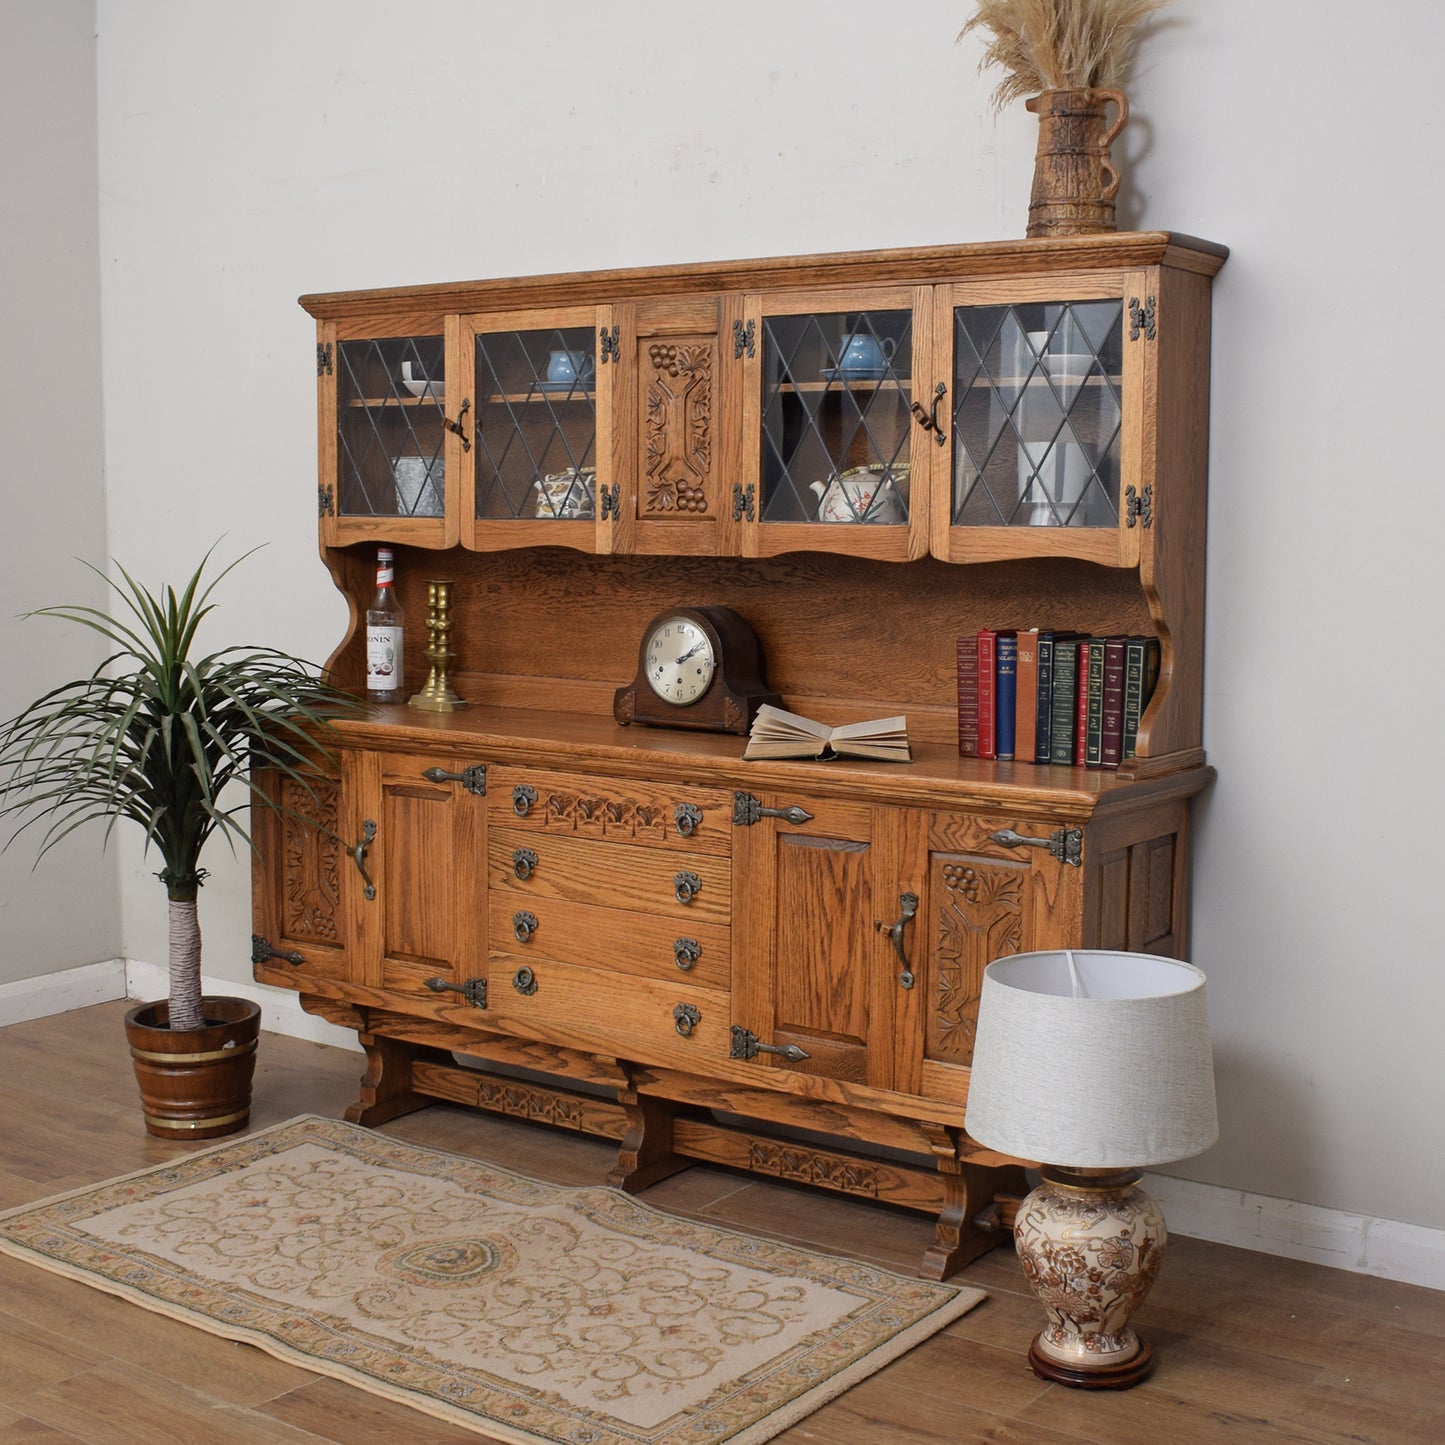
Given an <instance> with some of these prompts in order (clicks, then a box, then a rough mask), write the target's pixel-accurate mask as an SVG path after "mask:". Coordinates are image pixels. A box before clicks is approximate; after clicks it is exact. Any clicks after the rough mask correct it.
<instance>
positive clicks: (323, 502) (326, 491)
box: [316, 482, 336, 517]
mask: <svg viewBox="0 0 1445 1445" xmlns="http://www.w3.org/2000/svg"><path fill="white" fill-rule="evenodd" d="M335 511H336V493H335V492H333V491H332V490H331V483H330V482H327V483H326V484H325V485H324V486H319V487H317V488H316V514H317V516H319V517H330V516H332V515H333V514H334V513H335Z"/></svg>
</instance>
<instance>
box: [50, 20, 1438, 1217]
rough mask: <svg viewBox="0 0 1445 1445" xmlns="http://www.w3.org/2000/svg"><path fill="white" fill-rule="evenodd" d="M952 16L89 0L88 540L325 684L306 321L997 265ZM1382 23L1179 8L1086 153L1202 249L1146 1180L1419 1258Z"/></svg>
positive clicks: (1395, 82)
mask: <svg viewBox="0 0 1445 1445" xmlns="http://www.w3.org/2000/svg"><path fill="white" fill-rule="evenodd" d="M970 8H971V7H970V6H969V5H968V4H967V3H966V0H948V3H941V0H918V3H916V4H913V5H910V6H906V7H897V6H895V7H885V6H880V5H878V4H877V3H876V0H804V3H795V4H791V5H781V4H777V3H767V4H764V3H761V0H741V3H735V4H733V5H732V6H729V7H684V8H682V9H679V7H677V6H676V5H675V4H662V3H657V0H634V3H631V4H626V5H610V6H598V5H595V4H590V5H583V4H580V3H570V0H559V3H554V4H552V5H549V6H545V7H525V6H511V5H509V6H503V5H498V4H490V5H479V4H475V3H471V0H431V3H429V4H427V5H424V6H409V7H403V6H398V5H396V4H394V3H377V0H366V3H356V0H348V3H343V0H312V3H309V4H306V5H299V6H298V5H295V4H293V3H284V4H283V3H279V0H252V3H250V4H248V5H246V6H224V7H222V6H214V5H194V4H189V3H184V0H124V3H119V0H100V4H99V28H100V49H99V56H100V61H99V67H100V68H99V117H100V136H101V153H100V182H101V236H102V263H103V264H102V274H103V277H104V289H103V301H104V305H103V315H104V379H105V391H106V462H107V485H108V500H109V506H110V515H111V525H110V538H111V544H112V547H113V549H114V551H115V552H116V554H117V555H119V556H120V557H121V558H123V559H127V560H129V561H132V562H134V563H136V564H137V565H138V566H140V567H141V568H142V570H143V571H146V572H147V573H155V574H159V575H165V574H166V573H167V572H169V573H171V574H172V575H173V574H174V573H176V572H179V571H180V570H181V569H182V568H183V567H186V566H189V564H190V563H191V561H192V560H193V559H194V558H195V557H196V556H197V554H198V553H199V551H200V550H201V549H202V548H203V547H204V546H206V545H207V544H209V543H210V542H211V541H213V540H214V539H215V538H216V536H217V535H218V534H220V533H222V532H224V533H226V544H225V545H226V547H227V548H228V549H231V550H233V551H239V550H240V549H241V548H242V547H245V546H248V545H251V544H253V543H256V542H260V541H266V542H268V543H269V546H268V548H267V550H266V553H265V554H264V561H262V562H260V563H259V564H258V563H255V562H253V563H251V564H249V565H248V568H247V570H246V574H245V575H246V577H247V579H248V581H249V585H248V586H245V587H242V586H238V587H236V588H234V589H232V590H231V591H230V592H229V593H228V598H229V599H230V601H229V622H230V624H231V625H234V627H235V628H236V631H237V634H238V636H240V635H244V636H245V637H246V638H247V639H250V638H257V637H264V638H267V639H270V640H273V641H275V642H276V643H278V644H280V645H282V646H286V647H289V648H292V649H294V650H297V651H301V652H304V653H308V654H310V655H312V656H316V657H321V656H324V655H325V654H326V653H327V651H328V650H329V648H330V647H331V645H332V644H333V642H334V641H335V639H336V638H337V636H338V635H339V629H340V627H341V622H342V609H341V606H340V604H339V601H338V600H337V599H336V597H335V595H334V594H333V593H332V591H331V588H330V584H329V582H328V580H327V578H326V576H325V573H324V572H323V570H322V568H321V566H320V564H319V563H318V561H317V560H316V555H315V541H314V527H315V508H314V501H313V499H314V495H315V493H314V476H313V473H312V466H313V454H314V446H315V430H314V416H313V407H314V392H313V385H312V379H313V372H312V358H313V356H314V351H313V345H312V342H313V333H312V330H311V325H310V323H309V321H308V319H307V318H306V317H305V315H304V314H303V313H302V312H301V311H300V310H299V308H297V307H296V305H295V304H294V298H295V296H296V295H297V294H298V293H300V292H303V291H310V290H329V289H342V288H348V287H365V286H376V285H386V284H401V283H407V282H424V281H441V280H454V279H464V278H470V277H479V276H499V275H508V274H516V273H523V272H529V271H537V270H549V269H567V268H585V267H603V266H614V265H629V264H643V263H648V262H663V261H688V260H702V259H707V258H716V257H729V256H746V255H762V254H770V253H784V252H803V251H812V250H820V251H821V250H842V249H849V248H853V247H868V246H883V245H911V244H926V243H933V242H943V241H968V240H985V239H993V238H995V237H999V236H1017V235H1021V234H1022V231H1023V226H1024V217H1025V206H1026V200H1027V194H1028V187H1029V178H1030V174H1031V168H1032V149H1033V143H1034V138H1035V134H1036V132H1035V122H1034V121H1033V119H1032V117H1030V116H1028V115H1027V114H1026V113H1024V112H1023V110H1022V107H1021V106H1014V107H1012V108H1011V109H1010V110H1009V111H1008V112H1007V113H1005V114H1004V115H1003V116H1001V117H999V118H998V119H997V120H995V119H994V118H993V117H992V115H991V114H990V112H989V110H988V104H987V91H988V89H989V88H990V86H991V82H990V81H989V80H988V79H986V78H983V79H981V78H979V77H978V76H976V74H975V63H976V56H977V49H976V47H975V46H973V45H972V44H970V45H966V46H955V45H954V43H953V40H954V36H955V34H956V32H957V31H958V29H959V28H960V26H961V25H962V23H963V21H964V20H965V19H966V18H967V14H968V13H969V10H970ZM1392 11H1393V15H1394V18H1395V19H1396V22H1397V28H1398V29H1399V31H1400V33H1401V34H1402V35H1403V36H1404V37H1405V38H1404V39H1403V40H1402V42H1401V43H1399V44H1395V45H1392V46H1391V47H1390V62H1389V65H1388V66H1386V65H1384V64H1381V63H1379V62H1377V61H1375V60H1372V59H1366V58H1365V49H1366V39H1365V36H1364V35H1363V33H1362V32H1361V30H1360V26H1359V16H1358V12H1357V10H1355V9H1353V8H1348V9H1347V8H1346V7H1345V6H1344V5H1342V4H1338V3H1320V0H1274V3H1272V4H1269V5H1261V4H1259V3H1257V0H1175V3H1174V4H1173V5H1172V7H1171V9H1170V11H1169V12H1168V18H1167V20H1165V22H1164V23H1163V24H1162V25H1161V26H1160V27H1159V29H1158V30H1157V32H1156V33H1155V34H1154V35H1153V36H1152V37H1150V38H1149V40H1148V41H1147V43H1146V46H1145V49H1144V52H1143V60H1142V63H1141V66H1140V67H1139V69H1138V70H1137V72H1136V74H1135V77H1134V79H1133V81H1132V83H1131V85H1130V92H1131V96H1132V99H1133V102H1134V107H1135V112H1136V120H1135V122H1134V124H1133V126H1132V127H1131V129H1130V131H1129V132H1128V133H1127V138H1126V140H1125V142H1124V143H1123V146H1122V153H1123V156H1124V158H1125V160H1126V162H1127V169H1128V173H1129V187H1130V189H1129V191H1128V192H1127V194H1126V202H1127V204H1126V207H1125V222H1126V224H1131V225H1136V226H1143V227H1150V228H1153V227H1159V228H1172V229H1176V230H1180V231H1186V232H1192V233H1194V234H1198V235H1203V236H1206V237H1209V238H1211V239H1215V240H1220V241H1224V242H1226V243H1228V244H1229V245H1231V246H1232V247H1233V248H1234V256H1233V258H1232V259H1231V261H1230V262H1229V263H1228V265H1227V266H1226V267H1225V269H1224V271H1223V273H1222V274H1221V276H1220V278H1219V281H1218V283H1217V287H1216V292H1215V295H1216V309H1215V337H1216V346H1215V360H1214V377H1213V382H1214V406H1213V438H1214V454H1213V481H1212V498H1213V500H1212V516H1211V537H1210V562H1209V581H1210V621H1209V642H1208V658H1207V683H1208V696H1209V704H1208V712H1207V736H1206V741H1207V746H1208V748H1209V753H1210V757H1211V760H1212V761H1213V762H1214V763H1215V764H1216V765H1217V766H1218V768H1219V771H1220V777H1219V781H1218V784H1217V786H1216V787H1215V789H1214V790H1213V792H1212V794H1211V795H1210V796H1209V797H1208V798H1207V799H1206V800H1205V801H1204V802H1203V803H1202V805H1201V806H1200V808H1199V824H1200V826H1199V830H1198V847H1197V862H1196V870H1195V876H1196V907H1195V930H1194V947H1193V957H1194V958H1195V960H1196V961H1197V962H1198V963H1200V964H1201V965H1202V966H1203V968H1204V969H1205V970H1206V972H1207V973H1208V974H1209V977H1210V995H1211V1003H1212V1010H1213V1018H1214V1028H1215V1038H1216V1044H1217V1053H1218V1060H1219V1083H1220V1098H1221V1112H1222V1124H1223V1130H1224V1135H1223V1139H1222V1141H1221V1142H1220V1144H1219V1145H1218V1146H1217V1147H1216V1148H1215V1149H1214V1150H1213V1151H1211V1152H1210V1153H1209V1154H1207V1155H1205V1156H1203V1157H1201V1158H1200V1159H1198V1160H1194V1161H1190V1162H1188V1163H1186V1164H1184V1165H1181V1166H1179V1169H1178V1172H1179V1173H1180V1174H1182V1175H1184V1176H1186V1177H1189V1178H1193V1179H1197V1180H1206V1181H1213V1182H1216V1183H1220V1184H1226V1185H1228V1186H1230V1187H1231V1188H1234V1189H1238V1190H1242V1191H1253V1192H1257V1193H1261V1194H1266V1195H1273V1196H1279V1197H1284V1198H1291V1199H1299V1200H1303V1201H1306V1202H1307V1203H1310V1204H1314V1205H1320V1206H1324V1207H1325V1208H1328V1209H1334V1210H1343V1211H1351V1212H1355V1213H1358V1214H1362V1215H1367V1216H1382V1217H1385V1218H1387V1219H1394V1220H1402V1221H1408V1222H1412V1223H1414V1224H1419V1225H1426V1226H1433V1227H1436V1228H1440V1227H1445V1187H1442V1186H1445V1147H1442V1146H1445V1125H1442V1122H1441V1119H1442V1110H1441V1107H1440V1103H1441V1100H1440V1093H1441V1087H1440V1069H1439V1064H1438V1062H1437V1061H1438V1058H1439V1042H1438V1031H1439V1020H1440V1019H1441V1018H1442V1017H1445V968H1442V967H1441V959H1440V951H1441V950H1440V945H1439V943H1438V941H1437V940H1438V938H1439V931H1438V926H1437V920H1438V906H1437V896H1436V894H1435V889H1436V887H1438V884H1437V882H1436V872H1437V864H1436V856H1435V855H1436V851H1437V850H1436V848H1435V846H1434V834H1435V832H1436V831H1438V816H1439V813H1440V804H1441V801H1442V799H1441V792H1442V789H1441V786H1440V782H1439V776H1440V773H1439V765H1438V764H1437V763H1436V761H1435V759H1434V758H1433V757H1432V756H1431V752H1432V748H1431V745H1430V743H1429V732H1428V731H1427V729H1428V728H1429V727H1430V726H1431V724H1432V722H1433V719H1434V717H1435V716H1437V715H1438V713H1439V710H1440V708H1441V706H1442V702H1445V699H1442V695H1441V691H1442V690H1441V684H1440V680H1439V673H1438V670H1436V669H1435V668H1434V667H1433V666H1432V665H1431V663H1430V661H1429V659H1426V660H1425V661H1424V662H1423V663H1422V662H1421V660H1420V658H1419V656H1418V654H1419V652H1420V651H1421V649H1422V643H1421V638H1422V636H1423V635H1424V633H1425V632H1426V631H1427V630H1428V629H1429V627H1430V625H1431V622H1430V619H1431V618H1432V617H1433V606H1434V601H1435V589H1434V585H1433V581H1434V578H1435V576H1437V575H1438V572H1439V565H1438V558H1437V557H1436V555H1435V553H1436V549H1437V547H1438V546H1439V540H1440V538H1441V536H1442V532H1445V526H1442V524H1445V506H1442V501H1441V496H1442V489H1441V486H1440V479H1439V475H1438V474H1439V464H1438V459H1437V457H1436V456H1435V453H1434V447H1433V443H1432V442H1431V441H1430V434H1429V430H1428V428H1429V426H1430V425H1431V423H1430V421H1429V418H1430V417H1431V416H1432V415H1434V413H1435V410H1436V408H1435V407H1434V406H1432V405H1431V400H1432V398H1430V397H1429V396H1427V387H1429V388H1431V389H1433V387H1434V385H1435V381H1436V376H1437V373H1438V361H1439V339H1438V338H1437V337H1436V335H1435V328H1434V325H1433V323H1432V322H1431V321H1430V317H1431V316H1435V317H1437V319H1438V317H1439V314H1440V311H1441V301H1440V297H1439V295H1438V293H1437V291H1436V290H1435V289H1434V287H1433V286H1432V285H1431V283H1430V282H1429V281H1428V280H1426V279H1425V278H1426V277H1428V276H1429V275H1430V274H1431V273H1430V271H1429V269H1428V267H1429V263H1430V262H1432V261H1433V260H1434V257H1435V253H1436V252H1437V251H1438V248H1439V234H1440V222H1441V218H1442V217H1441V209H1442V206H1441V199H1440V191H1439V188H1438V187H1437V186H1436V185H1434V184H1433V176H1432V172H1431V170H1430V169H1429V168H1428V167H1426V166H1423V165H1422V164H1421V156H1422V155H1423V154H1429V153H1430V147H1431V144H1432V142H1433V141H1435V140H1438V138H1439V136H1438V131H1439V119H1438V105H1437V102H1436V100H1435V97H1434V90H1435V86H1434V84H1433V80H1434V77H1433V76H1430V75H1427V74H1426V66H1427V64H1428V63H1430V62H1432V61H1433V59H1434V57H1436V56H1437V55H1439V54H1440V53H1441V52H1442V48H1445V47H1442V41H1445V10H1442V9H1441V7H1438V6H1437V5H1436V4H1435V3H1434V0H1409V3H1404V0H1402V3H1400V4H1398V5H1396V6H1394V7H1392ZM1406 19H1408V27H1406V25H1405V24H1404V23H1403V22H1404V20H1406ZM47 435H49V436H51V437H53V436H54V435H55V433H54V432H53V431H52V432H49V433H47ZM1360 679H1367V681H1366V682H1365V683H1364V685H1363V687H1362V685H1361V682H1360V681H1359V680H1360ZM210 866H211V867H212V868H213V869H214V870H215V874H216V876H215V878H214V879H213V881H212V882H211V883H210V884H209V885H208V886H207V888H206V890H205V893H204V895H203V918H204V922H205V926H206V928H207V932H208V951H207V968H208V970H209V971H210V972H212V973H217V974H223V975H226V976H228V977H233V978H235V979H244V978H245V977H246V976H247V973H248V968H247V963H246V957H245V954H246V947H245V943H246V935H247V933H248V931H249V920H248V913H247V874H246V869H245V867H244V865H243V864H239V863H238V864H235V865H231V864H230V863H229V862H227V861H226V860H224V859H223V858H213V859H211V860H210ZM149 874H150V869H149V867H148V865H146V864H144V863H142V862H141V860H140V859H139V858H138V857H136V856H135V855H134V853H132V854H130V855H128V857H127V860H126V865H125V870H124V887H125V897H126V903H127V911H126V916H127V923H128V928H127V937H126V952H127V953H128V954H129V955H131V956H133V957H139V958H142V959H153V960H159V959H161V958H163V957H164V951H165V934H164V910H163V909H162V908H161V907H160V902H159V896H158V891H157V888H156V885H155V884H154V882H153V881H152V879H151V878H150V876H149Z"/></svg>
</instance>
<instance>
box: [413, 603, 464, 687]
mask: <svg viewBox="0 0 1445 1445" xmlns="http://www.w3.org/2000/svg"><path fill="white" fill-rule="evenodd" d="M451 608H452V584H451V583H450V582H428V583H427V584H426V652H425V654H424V655H425V657H426V660H427V662H428V663H430V664H431V667H430V671H429V672H428V673H427V679H426V686H425V687H424V688H422V690H421V691H420V692H419V693H417V695H416V696H415V697H413V698H412V699H411V706H412V707H415V708H420V709H421V710H422V711H423V712H456V711H457V709H458V708H463V707H466V706H467V704H466V703H464V702H463V701H462V700H461V698H459V697H458V696H457V695H456V693H454V692H453V691H452V690H451V687H450V685H449V684H448V683H447V665H448V664H449V663H450V662H451V660H452V649H451V641H450V635H451V630H452V617H451Z"/></svg>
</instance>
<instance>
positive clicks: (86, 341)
mask: <svg viewBox="0 0 1445 1445" xmlns="http://www.w3.org/2000/svg"><path fill="white" fill-rule="evenodd" d="M0 137H3V139H4V144H3V145H0V498H3V506H4V516H5V524H6V525H5V540H4V542H3V544H0V637H3V646H0V718H10V717H13V716H14V715H15V714H16V713H18V712H19V711H20V710H21V709H22V708H23V707H25V706H26V705H27V704H28V703H29V702H30V701H31V700H32V699H33V698H35V697H37V696H39V695H40V694H41V693H42V692H45V691H46V690H48V689H49V688H52V687H56V686H58V685H59V684H61V683H63V682H65V681H67V680H69V679H70V678H73V677H77V676H81V675H83V674H85V673H87V672H89V671H90V669H91V668H93V667H94V666H95V665H96V664H97V663H98V662H99V661H100V659H101V658H102V656H104V653H103V651H102V649H101V646H100V643H99V639H94V638H93V637H92V636H91V635H90V634H88V633H84V632H83V631H82V630H81V629H76V628H71V627H68V626H65V625H63V624H61V623H58V622H55V621H53V620H49V619H44V618H31V619H29V620H28V621H19V620H17V619H18V617H19V614H21V613H23V612H26V611H28V610H30V609H32V608H35V607H46V606H51V605H54V604H57V603H68V602H79V603H84V604H89V605H92V606H95V605H103V601H104V593H105V587H104V584H103V583H102V582H101V580H100V579H99V578H97V577H95V576H94V575H92V574H91V573H89V572H87V571H86V569H85V568H84V567H82V566H81V565H80V563H79V562H77V561H76V560H75V559H76V558H84V559H85V560H86V561H87V562H90V563H93V564H99V565H101V566H104V564H105V555H106V553H105V498H104V492H103V488H102V478H101V403H100V263H99V255H98V249H97V246H98V225H99V221H98V212H99V193H98V190H97V187H96V149H95V7H94V4H93V3H92V0H54V3H46V4H37V3H34V0H0ZM40 831H42V830H36V829H31V830H30V832H29V833H25V834H22V835H21V837H20V838H19V839H18V840H17V841H16V842H15V843H14V844H13V845H12V846H11V847H10V848H9V849H8V850H7V851H5V852H4V853H3V854H0V986H3V985H5V984H7V983H14V982H16V981H18V980H20V979H29V978H34V977H37V976H39V975H41V974H48V973H51V972H54V971H55V970H58V969H64V968H72V967H78V966H81V965H85V964H91V963H96V962H99V961H101V960H104V959H109V958H114V957H115V956H116V955H117V954H119V952H120V947H121V918H120V879H119V863H118V861H117V858H116V856H115V854H114V852H112V854H111V855H110V856H109V857H107V856H105V855H104V854H103V853H102V851H101V835H100V831H99V830H98V829H93V828H87V829H86V830H85V831H84V832H83V833H81V834H75V835H72V837H71V838H70V839H69V840H67V841H66V842H65V843H63V844H61V845H60V846H59V847H57V848H56V849H55V850H54V851H53V852H51V853H49V854H48V855H47V857H46V859H45V861H44V862H43V863H41V864H40V865H39V866H38V867H36V866H35V859H36V853H37V849H38V839H39V837H40ZM9 835H10V830H9V828H8V826H7V827H5V828H4V829H3V831H0V839H3V838H8V837H9ZM77 899H83V900H84V902H85V906H84V907H77V906H76V900H77Z"/></svg>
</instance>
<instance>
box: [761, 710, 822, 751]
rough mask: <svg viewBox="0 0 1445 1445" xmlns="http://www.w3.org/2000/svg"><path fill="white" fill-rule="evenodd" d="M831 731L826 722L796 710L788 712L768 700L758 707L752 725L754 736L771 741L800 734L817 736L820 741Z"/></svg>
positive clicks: (811, 736)
mask: <svg viewBox="0 0 1445 1445" xmlns="http://www.w3.org/2000/svg"><path fill="white" fill-rule="evenodd" d="M831 731H832V730H831V729H830V728H828V727H826V726H824V724H822V723H820V722H814V721H813V719H812V718H809V717H803V716H802V715H801V714H799V713H795V712H786V711H785V710H784V709H783V708H780V707H774V706H773V705H772V703H768V702H765V703H764V704H763V705H762V706H761V707H760V708H759V709H758V713H757V716H756V717H755V718H754V719H753V726H752V736H753V737H755V738H758V739H760V740H764V741H769V742H772V741H778V742H781V741H783V740H784V739H787V738H796V737H798V736H799V735H800V734H801V735H802V736H803V737H809V738H817V739H818V741H819V742H825V741H826V740H827V739H828V737H829V735H830V733H831Z"/></svg>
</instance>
